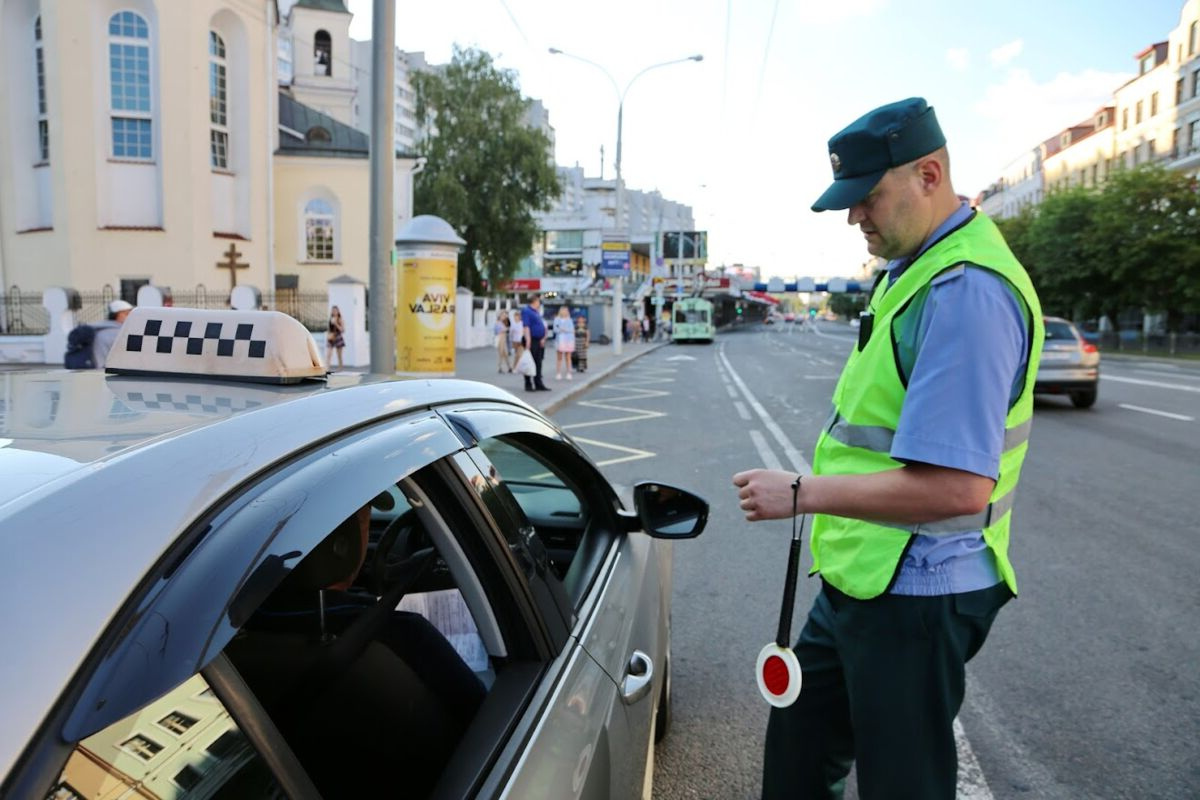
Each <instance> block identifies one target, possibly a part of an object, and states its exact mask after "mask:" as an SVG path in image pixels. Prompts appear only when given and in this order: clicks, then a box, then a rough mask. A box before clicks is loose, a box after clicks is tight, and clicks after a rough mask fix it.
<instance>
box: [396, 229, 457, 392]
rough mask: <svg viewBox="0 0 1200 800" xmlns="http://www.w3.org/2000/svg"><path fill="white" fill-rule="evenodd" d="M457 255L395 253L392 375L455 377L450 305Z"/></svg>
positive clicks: (425, 250) (431, 250) (429, 250)
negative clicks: (393, 369)
mask: <svg viewBox="0 0 1200 800" xmlns="http://www.w3.org/2000/svg"><path fill="white" fill-rule="evenodd" d="M457 263H458V251H457V250H455V249H452V248H440V247H430V246H428V245H426V246H423V247H419V248H405V247H403V246H402V247H401V248H400V249H398V250H397V251H396V264H397V267H396V269H397V274H396V372H399V373H409V374H420V375H436V376H441V377H446V376H449V375H453V374H454V301H455V282H456V281H455V278H456V275H457Z"/></svg>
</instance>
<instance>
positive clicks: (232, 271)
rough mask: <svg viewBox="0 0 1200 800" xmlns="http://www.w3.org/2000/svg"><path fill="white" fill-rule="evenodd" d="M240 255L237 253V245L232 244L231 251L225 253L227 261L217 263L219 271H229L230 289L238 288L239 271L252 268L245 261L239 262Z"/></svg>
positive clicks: (230, 245) (230, 244)
mask: <svg viewBox="0 0 1200 800" xmlns="http://www.w3.org/2000/svg"><path fill="white" fill-rule="evenodd" d="M240 255H241V253H239V252H238V251H237V245H235V244H234V243H233V242H230V243H229V249H228V250H226V251H225V259H226V260H224V261H218V262H217V269H227V270H229V288H230V289H232V288H234V287H236V286H237V271H238V270H239V269H248V268H249V267H250V265H249V264H247V263H245V262H244V261H238V257H239V256H240Z"/></svg>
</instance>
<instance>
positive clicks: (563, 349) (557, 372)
mask: <svg viewBox="0 0 1200 800" xmlns="http://www.w3.org/2000/svg"><path fill="white" fill-rule="evenodd" d="M554 350H555V352H556V353H558V355H557V360H556V361H555V362H554V377H555V378H557V379H558V380H562V377H563V374H564V373H565V374H566V376H567V380H571V379H572V377H571V353H574V352H575V320H573V319H571V310H570V309H569V308H567V307H566V306H562V307H560V308H559V309H558V315H557V316H556V317H555V318H554Z"/></svg>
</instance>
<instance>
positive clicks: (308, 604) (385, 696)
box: [224, 478, 504, 797]
mask: <svg viewBox="0 0 1200 800" xmlns="http://www.w3.org/2000/svg"><path fill="white" fill-rule="evenodd" d="M378 489H379V491H377V492H375V493H374V494H373V495H372V499H371V500H370V501H369V502H368V503H367V504H365V505H363V506H360V507H358V508H354V507H353V504H351V505H350V506H347V507H344V508H343V511H342V513H344V514H346V516H345V518H344V519H343V520H342V521H341V522H340V523H339V524H338V525H337V526H335V527H334V529H333V530H332V531H330V532H329V533H328V535H326V537H325V538H324V539H322V540H321V541H320V542H319V543H318V544H317V545H316V546H315V547H314V548H313V549H312V550H311V551H310V552H309V553H308V554H307V555H306V556H305V557H304V558H303V559H302V560H300V561H299V562H298V563H297V564H296V565H295V566H294V567H293V568H292V569H291V571H290V572H288V574H287V576H286V577H285V578H284V580H283V581H282V582H281V583H280V584H279V585H278V586H277V587H276V588H275V589H274V590H273V591H272V592H271V593H270V594H269V595H268V596H267V597H266V598H265V599H264V600H263V602H262V603H261V605H260V606H259V607H258V608H256V609H254V610H253V611H252V612H250V613H249V615H248V617H247V619H246V621H245V623H244V625H243V626H242V628H241V629H240V630H239V631H238V633H237V635H236V636H234V638H233V640H232V641H230V643H229V645H228V646H227V647H226V648H225V650H224V654H225V655H226V656H227V657H228V658H229V660H230V662H231V663H232V664H233V667H234V668H235V669H236V670H237V672H238V673H239V674H240V676H241V677H242V679H243V680H244V681H245V682H246V684H247V686H248V687H249V689H250V690H251V691H252V692H253V694H254V696H255V698H256V699H257V701H258V703H260V704H261V705H262V707H263V709H264V711H265V712H266V713H267V715H268V716H269V717H270V718H271V721H272V722H273V723H274V725H275V727H276V728H277V729H278V730H279V732H280V734H281V735H282V737H283V739H284V740H285V741H286V742H287V744H288V745H289V746H290V748H291V750H292V751H293V752H294V753H295V755H296V757H297V759H298V760H299V762H300V765H301V766H302V767H303V769H304V770H305V771H306V772H307V773H308V776H309V777H310V778H311V779H312V781H313V783H314V784H315V785H316V787H317V788H318V790H319V791H320V792H321V794H322V795H324V796H326V797H338V796H343V797H360V796H371V795H375V794H377V793H379V792H381V791H383V790H384V789H385V788H386V787H397V788H399V787H400V786H402V787H403V794H404V795H405V796H410V797H425V796H427V795H428V794H429V793H430V792H431V791H432V790H433V787H434V786H435V785H436V784H437V782H438V781H439V779H440V778H441V774H442V770H443V769H444V767H445V766H446V764H447V763H448V762H449V760H450V758H451V756H452V755H453V753H454V751H455V749H456V748H457V747H458V744H459V742H460V740H461V739H462V738H463V736H464V734H465V732H466V731H467V729H468V727H469V726H470V725H471V723H472V721H473V719H474V717H475V715H476V713H477V712H478V711H479V708H480V707H481V705H482V704H483V702H484V700H485V698H486V696H487V694H488V691H489V689H490V688H491V686H492V685H493V683H494V682H495V679H496V670H495V668H494V667H495V666H496V665H495V662H494V661H493V653H492V652H489V646H488V645H487V644H485V641H484V636H483V635H482V634H481V633H480V624H479V623H478V622H477V621H476V615H475V614H474V613H472V609H471V608H470V607H469V605H468V603H467V600H466V597H467V596H468V595H469V596H471V597H472V598H474V599H475V600H476V601H477V603H478V602H484V603H486V599H485V598H486V593H484V592H482V591H479V590H477V589H475V588H473V587H472V586H471V585H470V584H472V583H473V581H474V573H473V571H472V570H471V567H470V565H469V564H468V563H466V561H465V560H464V559H463V558H462V557H461V555H462V553H461V550H457V549H456V548H455V547H454V545H453V537H452V536H451V535H450V534H449V532H448V531H449V529H448V526H447V525H446V524H445V522H444V520H443V518H442V516H441V515H440V513H439V512H438V510H437V509H436V508H434V507H433V504H432V502H431V501H430V499H429V497H428V496H427V495H426V494H425V492H424V491H423V490H422V489H421V488H420V486H419V484H418V483H417V482H416V481H415V480H414V479H411V478H406V479H403V480H401V481H399V482H398V483H396V484H385V485H381V486H379V487H378ZM329 502H330V503H337V502H339V498H338V497H336V496H332V497H330V498H329ZM342 502H344V501H342ZM463 583H465V584H468V585H467V586H464V585H463ZM476 611H477V612H479V613H480V614H481V615H482V616H484V617H486V618H488V621H486V622H485V623H484V624H485V625H486V627H487V628H488V629H489V630H490V631H491V632H490V633H488V634H487V635H488V638H489V639H490V640H491V647H490V650H491V651H493V652H496V651H498V652H496V654H497V655H503V651H504V644H503V640H502V639H501V638H499V637H498V634H497V632H496V630H495V625H494V622H492V621H491V619H490V612H489V611H488V610H487V609H486V608H484V609H483V610H482V611H480V606H479V605H476ZM398 776H400V778H399V779H400V780H401V781H402V783H401V784H396V783H395V781H396V780H397V779H398Z"/></svg>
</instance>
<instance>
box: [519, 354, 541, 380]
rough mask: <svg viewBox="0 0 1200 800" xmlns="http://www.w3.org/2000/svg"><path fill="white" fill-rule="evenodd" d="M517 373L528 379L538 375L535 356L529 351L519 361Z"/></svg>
mask: <svg viewBox="0 0 1200 800" xmlns="http://www.w3.org/2000/svg"><path fill="white" fill-rule="evenodd" d="M517 372H518V373H520V374H521V375H524V376H525V377H526V378H532V377H533V376H534V375H536V374H537V367H536V366H534V364H533V354H532V353H530V352H529V351H528V350H526V351H525V352H523V353H521V357H520V358H518V359H517Z"/></svg>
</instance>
